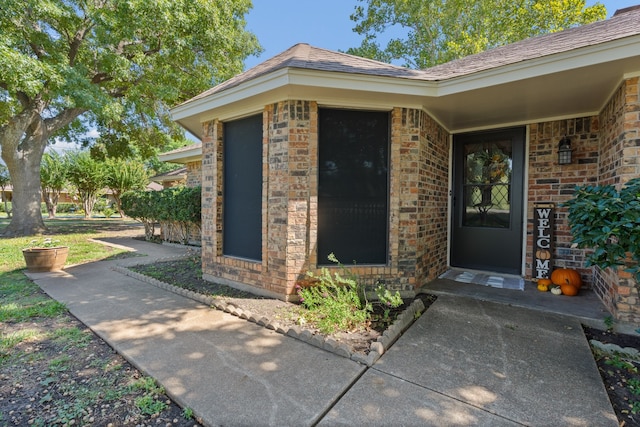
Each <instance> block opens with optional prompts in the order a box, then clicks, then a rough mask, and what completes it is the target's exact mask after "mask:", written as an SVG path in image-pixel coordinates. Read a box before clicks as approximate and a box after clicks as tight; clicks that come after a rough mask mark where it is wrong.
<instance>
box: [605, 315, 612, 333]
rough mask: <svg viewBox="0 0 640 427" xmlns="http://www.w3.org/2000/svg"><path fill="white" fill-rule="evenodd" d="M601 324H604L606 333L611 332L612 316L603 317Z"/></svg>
mask: <svg viewBox="0 0 640 427" xmlns="http://www.w3.org/2000/svg"><path fill="white" fill-rule="evenodd" d="M603 322H604V326H605V328H607V331H611V330H613V317H612V316H607V317H605V318H604V320H603Z"/></svg>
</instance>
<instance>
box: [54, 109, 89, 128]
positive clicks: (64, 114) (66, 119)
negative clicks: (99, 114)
mask: <svg viewBox="0 0 640 427" xmlns="http://www.w3.org/2000/svg"><path fill="white" fill-rule="evenodd" d="M85 111H87V110H86V109H84V108H67V109H66V110H62V111H61V112H60V113H59V114H58V115H57V116H55V117H51V118H49V119H46V120H45V121H44V125H45V128H46V130H47V132H49V133H52V132H55V131H57V130H59V129H62V128H63V127H65V126H66V125H68V124H69V123H71V122H72V121H74V120H75V119H76V118H78V116H79V115H80V114H82V113H84V112H85Z"/></svg>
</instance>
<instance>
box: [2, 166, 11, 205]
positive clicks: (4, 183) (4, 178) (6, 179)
mask: <svg viewBox="0 0 640 427" xmlns="http://www.w3.org/2000/svg"><path fill="white" fill-rule="evenodd" d="M10 183H11V179H10V178H9V169H7V167H6V166H5V165H3V164H0V201H4V202H3V203H2V204H0V212H5V213H6V214H7V216H9V217H10V216H11V202H9V201H8V200H7V197H6V194H5V192H4V191H5V187H6V186H7V185H9V184H10Z"/></svg>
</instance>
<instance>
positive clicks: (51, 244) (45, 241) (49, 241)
mask: <svg viewBox="0 0 640 427" xmlns="http://www.w3.org/2000/svg"><path fill="white" fill-rule="evenodd" d="M57 246H60V240H58V239H55V240H54V239H53V238H52V237H44V238H42V239H32V240H30V241H29V243H28V244H27V247H26V249H32V248H55V247H57Z"/></svg>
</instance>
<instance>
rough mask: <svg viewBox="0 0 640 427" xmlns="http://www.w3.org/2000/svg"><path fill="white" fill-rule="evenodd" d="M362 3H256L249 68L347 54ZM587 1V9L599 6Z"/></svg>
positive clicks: (628, 0) (624, 2) (250, 20)
mask: <svg viewBox="0 0 640 427" xmlns="http://www.w3.org/2000/svg"><path fill="white" fill-rule="evenodd" d="M359 3H360V2H359V1H358V0H322V1H320V0H253V9H252V10H251V11H250V12H249V14H248V15H247V16H246V20H247V27H246V28H247V30H249V31H251V32H253V33H254V34H255V35H256V36H257V37H258V41H259V42H260V44H261V45H262V47H263V48H264V51H263V52H262V54H261V55H260V57H258V58H256V57H250V58H247V60H246V61H245V69H249V68H251V67H253V66H255V65H258V64H259V63H261V62H264V61H266V60H267V59H269V58H271V57H273V56H275V55H277V54H279V53H280V52H283V51H285V50H287V49H289V48H290V47H291V46H293V45H295V44H297V43H308V44H310V45H312V46H315V47H320V48H324V49H329V50H335V51H338V50H341V51H346V50H347V49H349V48H350V47H357V46H359V45H360V41H361V36H360V35H358V34H356V33H354V32H353V31H352V29H353V26H354V22H353V21H351V19H349V17H350V16H351V14H352V13H353V10H354V8H355V6H356V5H357V4H359ZM595 3H596V1H595V0H587V6H592V5H593V4H595ZM600 3H602V4H604V5H605V7H606V8H607V18H609V17H611V15H613V13H614V12H615V11H616V10H617V9H623V8H625V7H629V6H634V5H638V4H640V0H607V1H602V0H600Z"/></svg>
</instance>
